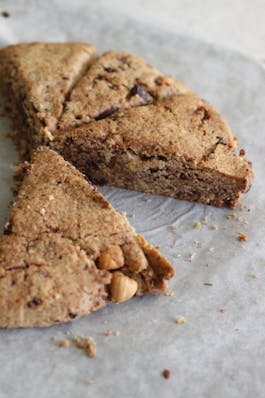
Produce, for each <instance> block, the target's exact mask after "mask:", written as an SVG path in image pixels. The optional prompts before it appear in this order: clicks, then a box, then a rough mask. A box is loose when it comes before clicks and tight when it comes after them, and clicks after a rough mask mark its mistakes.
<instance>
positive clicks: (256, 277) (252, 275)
mask: <svg viewBox="0 0 265 398" xmlns="http://www.w3.org/2000/svg"><path fill="white" fill-rule="evenodd" d="M248 276H249V277H250V278H252V279H258V275H257V274H249V275H248Z"/></svg>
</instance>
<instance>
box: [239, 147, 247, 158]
mask: <svg viewBox="0 0 265 398" xmlns="http://www.w3.org/2000/svg"><path fill="white" fill-rule="evenodd" d="M245 155H246V151H245V149H244V148H241V149H240V151H239V156H243V157H244V156H245Z"/></svg>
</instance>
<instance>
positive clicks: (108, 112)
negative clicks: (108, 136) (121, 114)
mask: <svg viewBox="0 0 265 398" xmlns="http://www.w3.org/2000/svg"><path fill="white" fill-rule="evenodd" d="M117 110H118V108H117V106H112V107H111V108H109V109H106V110H105V111H103V112H101V113H100V114H99V115H98V116H97V117H95V119H96V120H101V119H105V117H108V116H110V115H112V114H113V113H114V112H116V111H117Z"/></svg>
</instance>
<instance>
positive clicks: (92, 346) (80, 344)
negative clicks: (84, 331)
mask: <svg viewBox="0 0 265 398" xmlns="http://www.w3.org/2000/svg"><path fill="white" fill-rule="evenodd" d="M73 341H74V343H75V345H76V347H77V348H81V349H83V350H85V351H86V352H87V355H88V356H89V357H91V358H93V357H95V356H96V353H97V349H96V342H95V340H94V339H93V337H91V336H88V337H78V336H75V337H73Z"/></svg>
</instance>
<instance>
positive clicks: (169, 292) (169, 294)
mask: <svg viewBox="0 0 265 398" xmlns="http://www.w3.org/2000/svg"><path fill="white" fill-rule="evenodd" d="M174 295H175V293H174V292H172V290H166V291H165V293H164V296H169V297H172V296H174Z"/></svg>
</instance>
